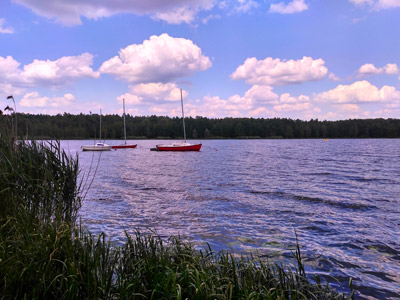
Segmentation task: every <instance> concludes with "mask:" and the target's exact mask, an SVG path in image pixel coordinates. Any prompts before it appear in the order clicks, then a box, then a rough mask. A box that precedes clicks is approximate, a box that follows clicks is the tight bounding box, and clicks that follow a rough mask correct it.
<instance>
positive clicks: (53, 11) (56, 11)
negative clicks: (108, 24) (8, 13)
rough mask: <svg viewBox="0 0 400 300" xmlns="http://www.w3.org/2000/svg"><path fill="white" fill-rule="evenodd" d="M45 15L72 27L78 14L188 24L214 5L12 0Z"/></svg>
mask: <svg viewBox="0 0 400 300" xmlns="http://www.w3.org/2000/svg"><path fill="white" fill-rule="evenodd" d="M15 2H17V3H19V4H21V5H23V6H25V7H28V8H30V9H31V10H32V11H33V12H34V13H36V14H38V15H40V16H43V17H45V18H49V19H53V20H56V21H57V22H59V23H61V24H64V25H67V26H72V25H79V24H82V21H81V17H85V18H88V19H93V20H97V19H99V18H104V17H110V16H113V15H116V14H119V13H132V14H137V15H150V16H151V17H152V18H154V19H158V20H163V21H166V22H168V23H172V24H180V23H190V22H192V21H193V20H194V18H195V16H196V14H197V13H198V12H199V11H202V10H209V9H211V8H212V7H213V5H214V1H213V0H173V1H165V0H146V1H143V0H130V1H126V0H113V1H109V0H97V1H92V0H79V1H78V0H57V1H42V0H15Z"/></svg>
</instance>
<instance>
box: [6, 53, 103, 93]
mask: <svg viewBox="0 0 400 300" xmlns="http://www.w3.org/2000/svg"><path fill="white" fill-rule="evenodd" d="M92 63H93V56H92V55H91V54H89V53H83V54H81V55H79V56H65V57H62V58H60V59H58V60H55V61H51V60H38V59H35V60H34V61H33V62H32V63H30V64H28V65H25V66H23V68H22V69H21V68H20V63H19V62H17V61H16V60H15V59H14V58H12V57H11V56H7V57H5V58H4V57H1V56H0V83H3V84H4V83H7V84H11V85H13V86H16V87H33V86H35V87H36V86H46V87H55V86H61V85H64V84H66V83H70V82H72V81H74V80H76V79H79V78H87V77H89V78H98V77H99V76H100V74H99V73H98V72H95V71H93V69H92V68H91V65H92Z"/></svg>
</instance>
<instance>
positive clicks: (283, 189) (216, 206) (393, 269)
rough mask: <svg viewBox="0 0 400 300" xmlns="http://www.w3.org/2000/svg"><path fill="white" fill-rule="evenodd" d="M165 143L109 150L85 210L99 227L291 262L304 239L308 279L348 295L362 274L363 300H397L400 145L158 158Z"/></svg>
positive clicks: (279, 146)
mask: <svg viewBox="0 0 400 300" xmlns="http://www.w3.org/2000/svg"><path fill="white" fill-rule="evenodd" d="M162 142H163V141H135V143H137V144H138V145H139V146H138V148H137V149H133V150H128V151H112V152H107V153H102V154H101V160H100V165H99V167H98V171H97V174H96V177H95V179H94V181H93V185H92V189H91V190H90V192H89V193H88V197H87V199H86V200H85V202H84V203H83V207H82V210H81V217H82V221H83V222H84V224H85V225H86V226H87V227H88V228H89V229H90V230H91V231H93V232H94V233H99V232H101V231H105V232H106V233H107V234H108V235H109V236H110V237H111V238H112V239H113V240H114V241H115V242H116V243H121V242H123V241H124V239H125V234H124V230H126V231H128V232H130V233H133V232H134V231H135V230H136V229H140V230H144V231H148V230H152V231H155V232H157V233H158V234H159V235H160V236H162V237H168V236H170V235H180V236H181V237H182V238H183V239H185V240H190V241H192V242H194V243H196V244H197V245H199V246H200V245H202V244H204V243H205V242H208V243H209V244H210V245H211V246H212V247H213V248H214V249H215V250H222V249H231V250H232V251H234V252H235V253H236V254H237V255H240V254H243V253H248V252H249V251H256V252H257V253H258V255H259V256H260V257H269V258H273V259H279V260H281V261H283V262H288V263H294V260H293V255H292V251H293V249H294V246H295V244H296V235H295V232H296V233H297V236H298V240H299V243H300V245H301V247H302V253H303V255H304V258H305V262H306V268H307V270H308V271H310V272H314V273H316V274H319V275H321V276H322V277H323V278H324V279H326V280H327V281H328V282H331V284H333V286H334V287H336V288H338V289H339V290H342V289H343V290H344V291H346V290H347V291H348V289H347V283H348V280H349V277H350V276H351V277H353V279H354V285H355V287H356V290H357V299H399V298H400V275H399V274H400V203H399V202H400V197H399V195H400V168H399V166H400V140H398V139H397V140H396V139H393V140H391V139H387V140H386V139H380V140H329V142H322V141H321V140H221V141H218V140H213V141H203V148H202V151H201V152H199V153H162V152H150V151H149V149H150V148H151V147H154V145H155V144H156V143H162ZM84 143H85V141H63V142H62V145H63V146H65V149H69V150H70V151H71V152H74V151H79V149H80V146H81V145H82V144H84ZM108 143H109V144H118V141H108ZM216 149H218V151H215V150H216ZM79 153H80V154H79V159H80V160H79V161H80V164H81V168H82V173H81V174H93V171H94V169H93V166H92V169H91V172H89V171H90V162H91V161H92V157H93V161H95V162H96V161H97V160H98V155H99V154H98V153H90V152H84V153H82V152H79ZM88 182H90V180H88ZM330 275H333V276H335V277H336V278H337V279H339V282H340V285H339V284H338V283H336V282H335V281H332V280H331V279H330V277H329V276H330Z"/></svg>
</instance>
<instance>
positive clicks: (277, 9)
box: [269, 0, 308, 14]
mask: <svg viewBox="0 0 400 300" xmlns="http://www.w3.org/2000/svg"><path fill="white" fill-rule="evenodd" d="M307 9H308V5H307V4H306V3H305V2H304V0H293V1H291V2H289V3H288V4H285V3H284V2H279V3H276V4H275V3H272V4H271V6H270V8H269V11H270V12H272V13H280V14H295V13H299V12H302V11H305V10H307Z"/></svg>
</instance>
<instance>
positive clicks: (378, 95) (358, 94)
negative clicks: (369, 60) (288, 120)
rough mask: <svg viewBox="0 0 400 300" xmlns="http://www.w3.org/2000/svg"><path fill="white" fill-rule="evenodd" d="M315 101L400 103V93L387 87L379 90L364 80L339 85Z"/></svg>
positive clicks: (317, 96)
mask: <svg viewBox="0 0 400 300" xmlns="http://www.w3.org/2000/svg"><path fill="white" fill-rule="evenodd" d="M315 100H317V101H327V102H331V103H343V104H357V103H370V102H390V101H395V100H397V101H400V91H398V90H396V88H395V87H393V86H387V85H385V86H383V87H382V88H381V89H379V88H377V87H376V86H374V85H372V84H371V83H369V82H368V81H366V80H362V81H356V82H354V83H353V84H351V85H338V86H337V87H336V88H334V89H332V90H329V91H327V92H323V93H320V94H318V95H315Z"/></svg>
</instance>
